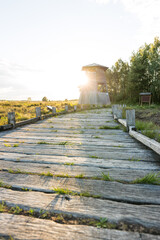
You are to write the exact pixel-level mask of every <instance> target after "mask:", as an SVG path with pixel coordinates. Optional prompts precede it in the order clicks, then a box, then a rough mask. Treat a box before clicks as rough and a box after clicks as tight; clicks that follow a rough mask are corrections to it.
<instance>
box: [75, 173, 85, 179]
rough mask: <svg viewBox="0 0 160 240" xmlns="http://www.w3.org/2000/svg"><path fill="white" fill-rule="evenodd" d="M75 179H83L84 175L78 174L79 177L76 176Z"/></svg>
mask: <svg viewBox="0 0 160 240" xmlns="http://www.w3.org/2000/svg"><path fill="white" fill-rule="evenodd" d="M75 178H84V174H83V173H81V174H79V175H76V176H75Z"/></svg>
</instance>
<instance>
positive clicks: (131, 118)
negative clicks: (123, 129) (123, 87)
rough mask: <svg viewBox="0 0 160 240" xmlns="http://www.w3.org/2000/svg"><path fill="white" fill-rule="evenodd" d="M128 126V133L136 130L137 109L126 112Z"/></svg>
mask: <svg viewBox="0 0 160 240" xmlns="http://www.w3.org/2000/svg"><path fill="white" fill-rule="evenodd" d="M126 126H127V130H128V131H129V130H130V128H135V109H132V110H126Z"/></svg>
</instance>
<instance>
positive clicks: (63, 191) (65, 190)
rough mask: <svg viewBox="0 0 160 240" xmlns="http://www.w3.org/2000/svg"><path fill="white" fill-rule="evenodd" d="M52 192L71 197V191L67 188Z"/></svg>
mask: <svg viewBox="0 0 160 240" xmlns="http://www.w3.org/2000/svg"><path fill="white" fill-rule="evenodd" d="M53 190H54V191H55V192H56V193H58V194H62V195H64V194H67V195H73V191H71V190H69V189H68V188H66V189H64V188H54V189H53Z"/></svg>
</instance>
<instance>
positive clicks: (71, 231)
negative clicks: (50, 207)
mask: <svg viewBox="0 0 160 240" xmlns="http://www.w3.org/2000/svg"><path fill="white" fill-rule="evenodd" d="M0 225H1V229H0V236H6V235H8V236H12V237H13V238H14V239H25V240H26V239H28V240H29V239H30V240H33V239H39V240H46V239H47V240H53V239H55V240H62V239H63V240H71V239H76V240H82V239H84V240H94V239H96V240H98V239H101V240H111V239H112V240H117V239H118V240H147V239H148V240H149V239H152V240H159V239H160V236H155V235H150V234H139V233H136V232H135V233H133V232H126V231H118V230H111V229H98V228H95V227H89V226H80V225H79V226H78V225H65V224H59V223H56V222H54V221H49V220H45V219H37V218H31V217H27V216H18V215H12V214H5V213H0Z"/></svg>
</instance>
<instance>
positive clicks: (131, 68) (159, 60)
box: [106, 37, 160, 103]
mask: <svg viewBox="0 0 160 240" xmlns="http://www.w3.org/2000/svg"><path fill="white" fill-rule="evenodd" d="M106 76H107V84H108V92H109V94H110V98H111V100H112V102H118V101H127V102H132V103H136V102H138V100H139V93H141V92H151V93H152V99H153V102H154V103H160V40H159V38H158V37H156V38H155V39H154V42H153V43H150V44H145V45H144V46H142V47H140V48H139V49H138V51H137V52H133V53H132V56H131V57H130V61H129V63H128V62H125V61H123V60H122V59H118V61H117V62H116V63H115V64H114V65H113V66H112V67H111V69H108V70H107V71H106Z"/></svg>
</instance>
